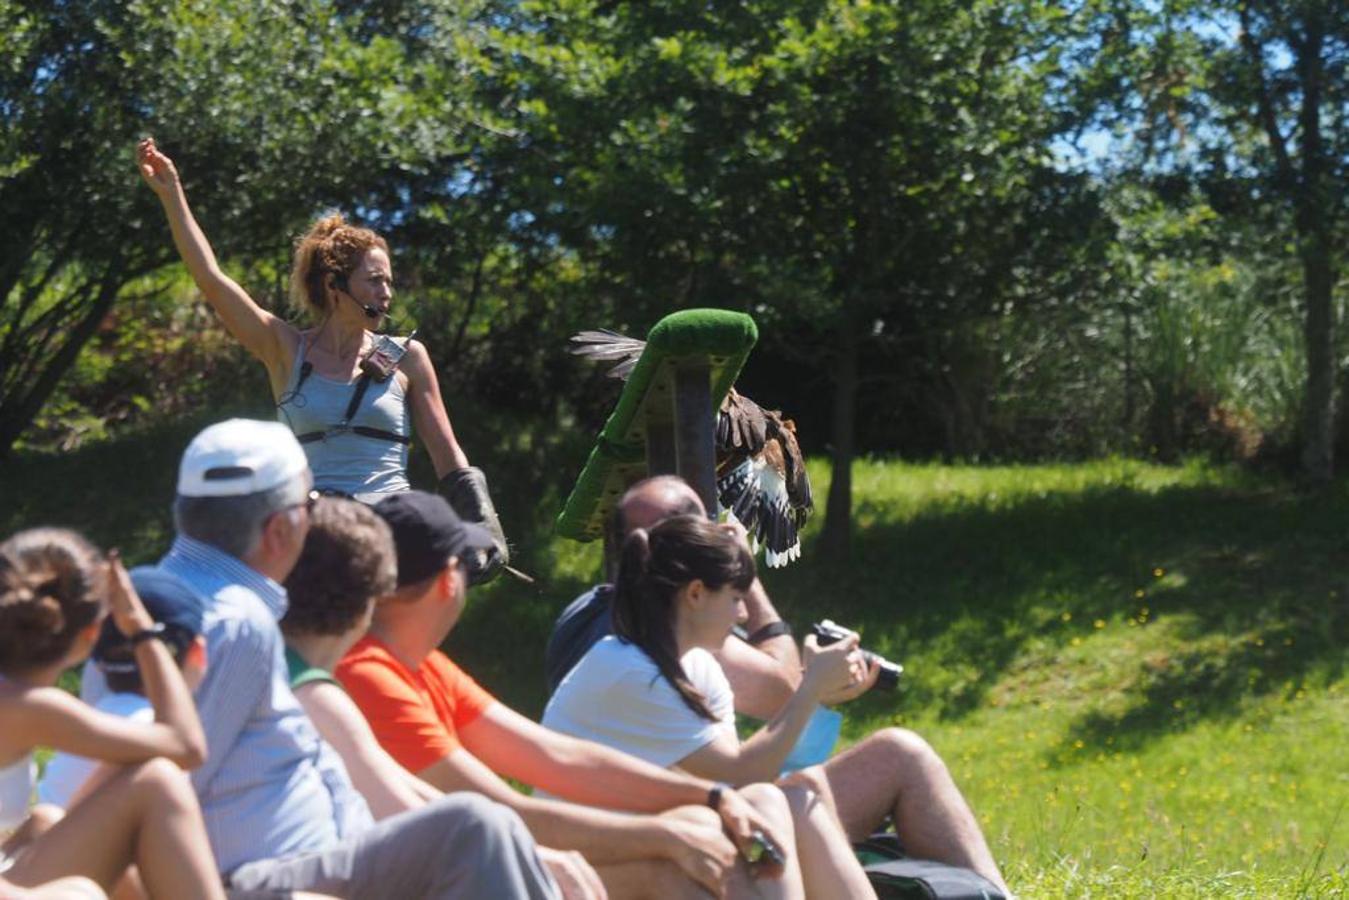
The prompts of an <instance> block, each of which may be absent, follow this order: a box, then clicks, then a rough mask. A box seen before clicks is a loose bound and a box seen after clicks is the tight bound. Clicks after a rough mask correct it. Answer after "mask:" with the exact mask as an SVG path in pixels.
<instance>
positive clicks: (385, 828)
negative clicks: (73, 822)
mask: <svg viewBox="0 0 1349 900" xmlns="http://www.w3.org/2000/svg"><path fill="white" fill-rule="evenodd" d="M311 488H312V484H311V480H310V475H309V467H308V464H307V463H306V461H305V456H304V452H303V450H301V448H300V445H299V444H298V443H297V442H296V440H295V437H294V435H292V434H291V433H290V431H289V430H288V429H286V427H285V426H283V425H280V424H277V423H269V422H255V421H248V420H242V419H234V420H230V421H228V422H221V423H219V424H216V425H212V426H211V427H209V428H207V429H205V430H204V431H203V432H201V433H200V434H199V435H197V437H196V438H194V439H193V441H192V443H191V444H190V445H189V446H188V448H187V450H186V452H185V453H184V454H183V458H182V462H181V464H180V466H179V472H178V490H177V499H176V500H175V503H174V519H175V523H176V525H177V530H178V536H177V538H176V539H175V540H174V543H173V547H172V548H171V549H170V551H169V553H168V555H167V556H166V557H164V559H163V560H161V562H160V568H161V569H163V570H164V571H167V572H169V573H171V574H173V575H176V576H177V577H179V578H181V579H182V580H183V581H184V582H186V583H187V584H188V585H189V586H190V587H191V588H192V589H193V590H194V591H195V592H196V593H197V595H198V596H199V597H200V598H201V600H202V604H203V621H202V634H203V635H204V636H205V638H206V648H207V653H208V655H209V657H210V660H211V666H210V667H209V669H208V670H207V673H206V677H205V679H204V680H203V681H202V684H201V686H200V688H198V690H197V706H198V708H199V709H200V712H201V718H202V722H203V724H204V727H205V732H206V742H207V746H208V747H209V749H210V753H209V756H208V757H207V761H206V763H205V764H204V765H203V766H202V767H201V768H199V769H198V770H197V771H196V772H194V773H193V776H192V784H193V786H194V787H195V788H196V792H197V796H198V798H199V799H200V801H201V806H202V810H203V812H204V813H205V821H206V831H207V834H208V835H209V836H210V840H211V846H212V848H213V849H214V850H215V854H216V859H217V862H218V864H219V867H220V871H221V872H222V873H223V874H224V875H225V877H226V880H227V882H228V886H229V887H231V888H233V889H235V890H245V891H247V890H256V891H292V890H314V891H320V892H323V893H327V894H332V895H335V896H338V897H371V898H376V897H414V896H415V897H451V896H466V895H477V896H502V897H506V896H511V897H552V896H555V895H556V886H555V884H554V883H553V881H552V879H551V877H550V876H549V875H548V873H547V871H546V870H545V869H544V868H543V867H542V865H541V864H540V862H539V860H538V858H537V856H536V855H535V853H534V842H533V839H532V838H531V837H530V836H529V833H528V831H526V830H525V828H524V826H523V825H522V824H521V822H520V820H519V817H518V816H516V815H515V814H514V813H513V812H511V811H510V810H509V809H506V808H504V807H502V806H500V805H498V804H494V803H491V802H489V801H486V800H484V799H483V798H481V797H477V796H473V795H468V794H460V795H454V796H446V797H441V798H439V799H437V800H436V801H434V802H432V803H428V804H426V805H425V806H423V807H422V808H420V809H418V810H414V811H412V812H408V813H403V814H401V815H397V816H392V817H390V818H387V819H384V820H383V821H381V822H379V823H375V822H374V821H373V819H372V817H371V815H370V810H369V807H368V806H367V805H366V802H365V800H364V799H363V798H362V797H361V796H360V794H358V793H357V792H356V790H355V789H354V788H353V787H352V784H351V781H350V778H349V777H348V775H347V772H346V769H345V767H344V766H343V765H342V762H341V760H340V759H339V758H338V757H337V755H336V754H335V753H334V752H333V750H332V748H331V747H329V746H328V745H327V744H325V743H324V742H323V741H322V740H320V738H319V737H318V734H317V733H316V732H315V730H314V726H313V725H312V723H311V722H310V721H309V718H308V716H306V715H305V714H304V711H303V709H302V708H301V707H300V705H299V702H298V701H297V700H296V699H295V695H294V694H293V693H292V692H291V689H290V684H289V676H288V673H287V670H286V664H285V652H284V646H283V642H282V637H281V630H280V628H278V626H277V620H278V619H279V618H280V617H281V615H282V614H283V613H284V612H285V609H286V592H285V589H284V588H282V587H281V582H283V581H284V580H285V578H286V575H287V574H289V572H290V569H291V567H292V566H293V565H294V564H295V561H296V559H298V558H299V555H300V550H301V548H302V547H303V546H304V539H305V534H306V532H307V531H308V529H309V510H310V507H311V505H312V504H313V502H314V501H315V500H316V499H317V497H316V495H315V494H313V492H312V489H311ZM142 671H143V670H142ZM82 690H83V691H84V693H85V695H86V697H88V698H92V699H94V700H95V701H96V700H97V699H98V698H99V697H101V696H102V695H103V693H105V692H106V690H107V688H106V685H105V683H104V678H103V676H102V673H100V672H99V671H98V669H97V668H96V667H92V666H90V667H86V668H85V677H84V682H83V685H82ZM83 805H84V804H81V807H79V808H82V807H83ZM72 815H73V813H72ZM174 895H175V896H186V894H183V893H181V892H178V893H175V894H174Z"/></svg>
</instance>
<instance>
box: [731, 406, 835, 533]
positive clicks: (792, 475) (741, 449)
mask: <svg viewBox="0 0 1349 900" xmlns="http://www.w3.org/2000/svg"><path fill="white" fill-rule="evenodd" d="M716 444H717V472H718V473H725V472H728V471H730V470H731V469H734V468H735V467H736V466H739V465H740V464H741V463H742V462H744V461H745V460H746V459H748V458H750V457H755V456H762V457H764V458H765V459H766V460H767V461H768V462H769V464H770V465H772V466H773V467H774V468H775V469H776V470H777V472H778V474H779V475H780V476H781V477H782V479H783V481H784V482H786V485H787V502H788V506H789V508H790V509H791V510H792V514H793V518H794V519H795V520H796V524H797V526H798V527H800V526H801V525H804V524H805V521H806V517H807V516H808V515H810V511H811V510H812V509H813V508H814V505H815V501H814V498H813V497H812V496H811V492H810V477H809V476H808V475H807V474H806V460H805V457H803V456H802V455H801V445H800V444H798V443H797V442H796V423H795V422H793V421H792V420H791V419H784V418H783V417H782V414H781V413H780V412H778V411H777V410H773V409H764V408H763V407H761V406H760V405H759V404H757V403H755V402H754V401H753V400H751V399H749V398H748V397H746V396H745V395H744V394H741V393H739V392H737V391H736V389H735V388H731V389H730V391H729V392H727V394H726V399H725V400H724V401H722V404H721V410H720V411H719V412H718V414H717V436H716Z"/></svg>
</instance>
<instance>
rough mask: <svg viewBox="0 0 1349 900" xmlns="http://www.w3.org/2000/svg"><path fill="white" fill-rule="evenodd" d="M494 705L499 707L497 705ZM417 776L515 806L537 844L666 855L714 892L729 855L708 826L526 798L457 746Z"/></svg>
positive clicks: (608, 854) (605, 853) (590, 852)
mask: <svg viewBox="0 0 1349 900" xmlns="http://www.w3.org/2000/svg"><path fill="white" fill-rule="evenodd" d="M493 708H503V709H504V707H502V706H501V704H499V703H498V704H497V705H496V707H493ZM418 775H419V776H420V777H421V778H422V779H423V780H425V781H427V782H428V783H430V784H433V785H435V786H436V787H438V788H440V789H441V790H444V791H446V792H450V791H477V792H479V793H481V794H484V795H486V796H487V797H489V798H490V799H492V800H495V801H496V802H498V803H501V804H503V805H504V806H509V807H510V808H511V809H513V810H515V811H516V812H517V813H518V814H519V815H520V818H521V819H522V820H524V823H525V826H526V827H527V828H528V829H529V833H530V834H532V835H533V836H534V839H535V841H537V842H538V843H539V844H540V845H543V846H548V847H555V848H558V849H560V850H576V851H578V852H580V853H581V854H583V855H584V856H585V858H586V859H588V860H589V861H590V862H592V863H594V864H596V865H604V864H606V863H620V862H630V861H632V860H638V859H668V860H671V861H673V862H674V863H675V864H676V865H678V866H680V868H681V869H683V870H684V871H685V873H686V874H688V875H689V877H691V878H694V879H696V880H699V881H702V882H703V883H704V884H705V885H706V886H707V887H708V888H709V889H712V890H717V887H716V886H715V884H714V882H713V881H712V880H709V878H708V872H709V865H708V864H709V862H712V863H713V865H711V870H712V871H721V870H723V869H724V868H725V867H726V866H729V865H730V863H731V861H732V860H733V858H734V849H733V848H732V847H731V845H730V844H729V843H728V842H727V841H726V838H725V836H724V835H722V833H721V831H720V829H716V828H713V829H707V828H705V827H704V826H703V825H700V824H699V823H698V822H696V821H694V820H691V819H689V818H683V817H678V816H636V815H628V814H625V813H617V812H611V811H609V810H603V809H594V808H591V807H588V806H580V805H577V804H573V803H564V802H560V801H557V800H548V799H545V798H541V797H531V796H528V795H526V794H522V793H520V792H519V791H516V790H514V789H513V788H511V787H510V785H508V784H506V782H504V781H502V780H501V778H500V777H498V776H497V774H496V773H495V772H493V771H492V770H491V769H490V768H488V766H487V765H486V764H484V763H483V761H482V760H479V759H478V758H477V757H475V756H474V755H473V754H472V753H470V752H469V751H468V750H465V749H463V748H462V747H461V748H459V749H457V750H455V751H454V752H452V753H450V754H449V755H447V756H445V757H443V758H441V759H439V760H437V761H436V762H434V763H432V764H431V765H430V766H428V767H427V768H425V769H423V770H422V771H421V772H419V773H418Z"/></svg>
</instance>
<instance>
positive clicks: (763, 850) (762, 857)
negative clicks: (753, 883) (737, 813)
mask: <svg viewBox="0 0 1349 900" xmlns="http://www.w3.org/2000/svg"><path fill="white" fill-rule="evenodd" d="M740 855H741V856H742V857H744V860H745V862H747V863H749V867H750V868H751V869H755V870H757V869H761V868H764V867H767V866H781V865H784V864H785V863H786V862H787V859H786V857H784V856H783V855H782V849H781V848H779V847H778V845H777V844H776V843H774V841H773V839H772V838H770V837H769V836H768V835H766V834H764V833H763V832H762V831H760V830H759V829H757V828H756V829H754V833H753V834H751V835H750V839H749V843H748V844H747V845H745V846H744V847H742V848H740Z"/></svg>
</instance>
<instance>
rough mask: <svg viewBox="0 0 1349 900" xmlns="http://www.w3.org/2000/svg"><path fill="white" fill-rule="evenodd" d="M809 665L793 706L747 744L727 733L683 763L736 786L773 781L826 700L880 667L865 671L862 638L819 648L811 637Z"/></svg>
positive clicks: (870, 676) (873, 675)
mask: <svg viewBox="0 0 1349 900" xmlns="http://www.w3.org/2000/svg"><path fill="white" fill-rule="evenodd" d="M806 653H807V663H806V671H805V675H804V677H803V678H802V679H801V685H800V687H799V688H797V690H796V692H795V693H794V694H793V695H792V697H791V699H790V700H788V701H787V704H786V705H785V706H783V707H782V709H780V710H779V711H778V712H777V714H776V715H774V716H773V717H772V718H771V719H769V721H768V722H767V723H766V724H765V725H764V726H763V727H762V728H760V729H759V730H758V731H756V732H755V733H754V734H753V735H752V736H751V737H750V738H749V740H747V741H745V742H744V743H743V744H741V743H740V742H739V741H738V740H737V739H736V737H735V735H733V734H723V735H720V736H719V737H717V738H716V739H715V740H713V741H712V742H711V743H708V744H705V745H703V746H702V747H700V748H698V749H697V750H695V751H694V752H693V753H690V754H689V755H688V756H686V757H684V758H683V759H682V760H680V762H679V765H680V766H682V767H683V768H685V769H687V770H688V771H690V772H694V773H696V774H699V775H702V776H703V777H705V778H714V779H718V780H722V781H727V782H730V783H731V784H750V783H752V782H756V781H773V780H775V779H776V778H777V777H778V773H779V772H780V771H782V763H783V761H784V760H786V758H787V754H789V753H791V750H792V747H793V746H795V744H796V742H797V740H798V739H799V738H800V737H801V732H802V730H803V729H804V728H805V727H806V723H807V722H809V721H810V717H811V714H812V713H813V712H814V711H815V707H816V706H817V705H818V704H819V703H820V702H821V701H822V700H824V699H826V698H829V697H830V696H832V695H834V694H837V693H839V692H840V691H843V690H851V689H853V686H854V685H858V684H860V683H864V682H866V681H867V680H871V681H872V682H874V681H875V678H876V675H877V673H878V671H879V670H878V669H877V668H876V667H874V666H873V667H872V669H871V671H870V672H867V671H866V669H865V663H864V662H863V661H862V658H861V654H860V653H858V652H857V636H856V635H853V636H851V637H850V638H848V639H847V640H844V641H839V642H838V643H837V644H834V645H832V646H830V647H826V648H823V649H821V648H818V647H817V646H816V644H815V639H814V638H813V637H810V638H807V639H806Z"/></svg>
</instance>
